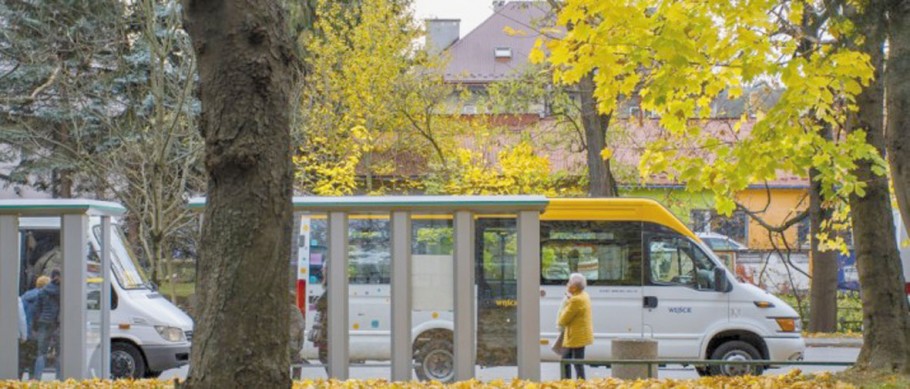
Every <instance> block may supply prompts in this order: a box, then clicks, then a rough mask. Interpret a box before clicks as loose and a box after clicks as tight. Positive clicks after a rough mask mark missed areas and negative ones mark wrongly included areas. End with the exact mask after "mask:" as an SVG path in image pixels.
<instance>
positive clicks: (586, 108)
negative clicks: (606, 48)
mask: <svg viewBox="0 0 910 389" xmlns="http://www.w3.org/2000/svg"><path fill="white" fill-rule="evenodd" d="M578 89H579V93H580V94H581V96H580V98H581V122H582V126H583V127H584V129H585V143H586V144H587V151H588V195H589V196H590V197H617V196H619V191H618V190H617V185H616V180H615V179H614V178H613V173H612V172H611V171H610V160H609V159H606V160H605V159H604V158H603V157H602V156H601V152H602V151H603V149H604V147H606V142H607V128H608V127H609V126H610V115H601V114H600V112H598V111H597V99H595V98H594V75H593V74H588V75H587V76H585V77H584V78H582V79H581V81H579V82H578Z"/></svg>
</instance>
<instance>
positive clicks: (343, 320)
mask: <svg viewBox="0 0 910 389" xmlns="http://www.w3.org/2000/svg"><path fill="white" fill-rule="evenodd" d="M328 217H329V229H328V232H329V250H328V251H329V252H328V254H329V258H328V265H329V272H328V273H329V274H328V275H326V276H327V277H328V299H329V300H328V312H327V313H328V315H329V317H328V327H329V328H328V342H329V350H328V364H329V377H330V378H336V379H339V380H346V379H347V378H348V351H349V350H348V266H347V263H348V215H347V213H345V212H334V211H333V212H329V215H328Z"/></svg>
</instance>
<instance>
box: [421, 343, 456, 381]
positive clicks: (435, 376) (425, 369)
mask: <svg viewBox="0 0 910 389" xmlns="http://www.w3.org/2000/svg"><path fill="white" fill-rule="evenodd" d="M452 348H453V347H452V341H450V340H448V339H433V340H430V341H429V342H426V343H424V345H423V346H421V347H420V349H419V350H418V351H417V353H416V354H415V355H414V362H416V363H415V365H416V366H415V367H414V370H415V373H417V378H418V379H419V380H421V381H429V380H435V381H440V382H452V381H453V380H454V378H455V353H454V352H453V351H452Z"/></svg>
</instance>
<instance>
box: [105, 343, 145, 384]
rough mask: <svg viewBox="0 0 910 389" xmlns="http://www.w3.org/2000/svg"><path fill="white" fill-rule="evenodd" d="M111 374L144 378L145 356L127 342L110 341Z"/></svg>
mask: <svg viewBox="0 0 910 389" xmlns="http://www.w3.org/2000/svg"><path fill="white" fill-rule="evenodd" d="M111 376H112V377H113V378H115V379H116V378H137V379H138V378H144V377H145V358H144V357H143V356H142V352H141V351H139V349H138V348H137V347H136V346H134V345H132V344H131V343H127V342H111Z"/></svg>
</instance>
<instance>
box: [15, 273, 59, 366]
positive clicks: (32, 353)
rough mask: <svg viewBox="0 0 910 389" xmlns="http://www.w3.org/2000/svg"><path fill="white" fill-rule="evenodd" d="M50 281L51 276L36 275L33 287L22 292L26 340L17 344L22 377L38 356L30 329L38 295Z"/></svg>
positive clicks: (36, 346) (33, 335)
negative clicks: (36, 278)
mask: <svg viewBox="0 0 910 389" xmlns="http://www.w3.org/2000/svg"><path fill="white" fill-rule="evenodd" d="M50 282H51V278H50V277H48V276H41V277H38V280H37V281H35V287H34V288H32V289H29V290H27V291H26V292H25V293H23V294H22V305H23V308H24V309H25V327H26V329H27V332H28V334H27V335H28V340H26V341H25V343H22V344H20V345H19V377H22V375H23V374H25V372H26V371H29V370H30V369H31V368H32V367H34V366H35V365H34V363H35V358H36V357H37V356H38V355H37V354H38V345H37V344H36V341H35V334H34V333H33V332H32V331H31V328H32V321H33V320H34V317H35V308H36V307H37V305H38V295H39V294H41V289H42V288H44V287H45V286H47V284H49V283H50ZM34 375H35V373H34V372H30V373H29V376H34Z"/></svg>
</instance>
